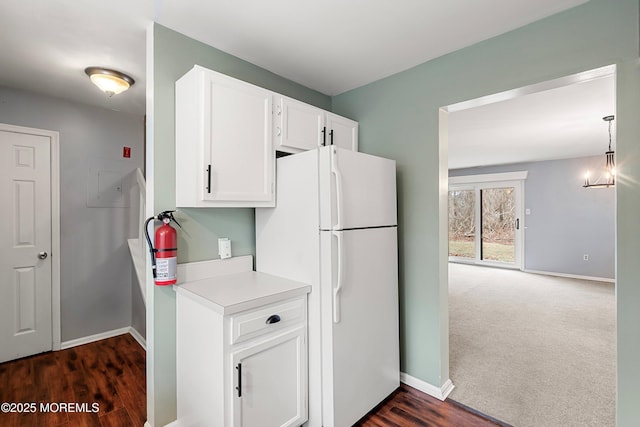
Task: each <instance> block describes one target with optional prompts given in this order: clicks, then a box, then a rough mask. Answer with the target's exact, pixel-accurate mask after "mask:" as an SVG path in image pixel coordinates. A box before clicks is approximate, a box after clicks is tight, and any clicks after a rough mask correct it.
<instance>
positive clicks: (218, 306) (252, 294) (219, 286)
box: [173, 271, 311, 315]
mask: <svg viewBox="0 0 640 427" xmlns="http://www.w3.org/2000/svg"><path fill="white" fill-rule="evenodd" d="M173 289H174V290H175V291H176V293H178V294H180V295H184V296H186V297H189V298H192V299H195V300H197V301H199V302H201V303H202V304H204V305H206V306H208V307H210V308H211V309H213V310H214V311H216V312H218V313H220V314H222V315H229V314H233V313H237V312H240V311H244V310H249V309H252V308H255V307H259V306H261V305H265V304H270V303H273V302H276V301H282V300H285V299H289V298H293V297H296V296H300V295H304V294H306V293H309V292H310V291H311V286H310V285H308V284H306V283H302V282H297V281H294V280H289V279H285V278H283V277H278V276H272V275H270V274H266V273H260V272H256V271H245V272H241V273H232V274H225V275H221V276H215V277H210V278H206V279H201V280H194V281H190V282H184V283H181V284H179V285H174V286H173Z"/></svg>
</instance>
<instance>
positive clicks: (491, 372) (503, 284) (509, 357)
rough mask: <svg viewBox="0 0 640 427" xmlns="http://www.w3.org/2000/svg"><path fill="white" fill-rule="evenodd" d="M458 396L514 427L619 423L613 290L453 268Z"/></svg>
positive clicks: (607, 285)
mask: <svg viewBox="0 0 640 427" xmlns="http://www.w3.org/2000/svg"><path fill="white" fill-rule="evenodd" d="M449 319H450V324H449V338H450V343H449V348H450V356H449V358H450V375H451V380H452V381H453V384H454V385H455V389H454V390H453V392H452V393H451V395H450V397H451V398H452V399H454V400H457V401H459V402H461V403H463V404H465V405H467V406H470V407H472V408H475V409H477V410H479V411H480V412H483V413H485V414H487V415H490V416H492V417H495V418H497V419H499V420H502V421H505V422H507V423H509V424H513V425H514V426H518V427H520V426H524V427H527V426H532V427H533V426H535V427H543V426H548V427H552V426H553V427H556V426H562V427H566V426H581V427H583V426H598V427H605V426H614V425H615V384H616V382H615V375H616V372H615V366H616V363H615V357H616V351H615V348H616V347H615V346H616V341H615V296H614V285H613V284H612V283H603V282H593V281H585V280H576V279H566V278H558V277H550V276H542V275H537V274H529V273H523V272H520V271H513V270H505V269H497V268H488V267H478V266H471V265H463V264H453V263H450V264H449Z"/></svg>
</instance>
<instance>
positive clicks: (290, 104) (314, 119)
mask: <svg viewBox="0 0 640 427" xmlns="http://www.w3.org/2000/svg"><path fill="white" fill-rule="evenodd" d="M273 116H274V124H273V133H274V145H275V149H276V150H278V151H283V152H287V153H298V152H300V151H304V150H311V149H314V148H316V147H319V146H322V145H331V144H332V142H333V144H334V145H337V146H338V147H340V148H344V149H348V150H353V151H358V122H355V121H353V120H350V119H347V118H345V117H341V116H338V115H337V114H333V113H329V112H327V111H325V110H322V109H321V108H317V107H314V106H312V105H309V104H305V103H304V102H300V101H297V100H295V99H291V98H287V97H286V96H281V95H275V99H274V115H273Z"/></svg>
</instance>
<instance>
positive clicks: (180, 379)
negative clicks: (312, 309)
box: [176, 292, 308, 427]
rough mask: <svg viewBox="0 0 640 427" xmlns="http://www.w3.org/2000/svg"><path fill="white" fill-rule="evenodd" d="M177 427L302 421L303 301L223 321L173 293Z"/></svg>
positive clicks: (268, 426)
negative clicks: (174, 308) (174, 301)
mask: <svg viewBox="0 0 640 427" xmlns="http://www.w3.org/2000/svg"><path fill="white" fill-rule="evenodd" d="M176 311H177V319H176V320H177V333H176V349H177V352H176V362H177V397H178V399H177V405H178V408H177V409H178V420H177V423H178V425H180V426H182V425H184V426H207V427H209V426H214V427H216V426H219V427H223V426H225V427H226V426H234V427H240V426H242V427H254V426H256V427H258V426H259V427H280V426H299V425H302V424H303V423H305V422H306V421H307V418H308V409H307V376H308V367H307V300H306V295H304V296H298V297H295V298H290V299H287V300H283V301H277V302H271V303H269V304H265V305H261V306H258V307H255V308H252V309H250V310H245V311H240V312H237V313H234V314H230V315H225V314H224V313H219V312H216V311H215V310H213V309H211V308H210V307H208V306H207V305H206V304H203V303H202V301H199V300H198V298H191V297H189V296H188V295H185V293H184V292H177V293H176Z"/></svg>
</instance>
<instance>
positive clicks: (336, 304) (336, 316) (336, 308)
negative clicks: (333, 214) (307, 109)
mask: <svg viewBox="0 0 640 427" xmlns="http://www.w3.org/2000/svg"><path fill="white" fill-rule="evenodd" d="M331 234H332V235H334V236H335V237H336V239H337V243H338V272H337V279H338V280H337V283H336V286H335V287H334V288H333V323H340V291H341V290H342V284H343V282H342V231H335V230H334V231H332V232H331Z"/></svg>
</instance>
